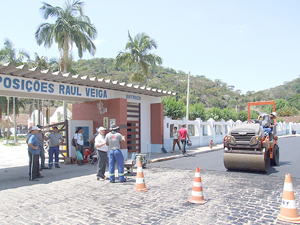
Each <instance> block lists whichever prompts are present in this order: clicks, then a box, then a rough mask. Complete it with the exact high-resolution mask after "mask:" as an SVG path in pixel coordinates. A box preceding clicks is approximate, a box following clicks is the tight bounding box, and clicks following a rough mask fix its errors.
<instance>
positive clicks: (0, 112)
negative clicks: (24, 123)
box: [0, 108, 2, 137]
mask: <svg viewBox="0 0 300 225" xmlns="http://www.w3.org/2000/svg"><path fill="white" fill-rule="evenodd" d="M0 120H2V108H0ZM0 137H2V129H0Z"/></svg>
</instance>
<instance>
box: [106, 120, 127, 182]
mask: <svg viewBox="0 0 300 225" xmlns="http://www.w3.org/2000/svg"><path fill="white" fill-rule="evenodd" d="M110 130H111V131H110V132H109V133H108V134H107V135H106V137H105V142H106V145H107V146H109V150H110V151H109V156H108V157H109V180H110V182H111V183H115V162H116V161H117V166H118V174H119V182H125V181H126V179H125V177H124V157H123V154H122V152H121V150H120V149H121V141H125V136H122V135H121V134H120V133H119V131H120V130H119V127H117V126H116V125H112V126H111V128H110Z"/></svg>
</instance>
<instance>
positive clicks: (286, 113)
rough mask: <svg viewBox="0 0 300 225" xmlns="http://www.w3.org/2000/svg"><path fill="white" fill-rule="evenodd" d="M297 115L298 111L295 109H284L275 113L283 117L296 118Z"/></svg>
mask: <svg viewBox="0 0 300 225" xmlns="http://www.w3.org/2000/svg"><path fill="white" fill-rule="evenodd" d="M298 114H299V111H298V110H297V108H295V107H292V108H291V107H284V108H282V109H279V110H278V111H277V115H278V116H281V117H284V116H297V115H298Z"/></svg>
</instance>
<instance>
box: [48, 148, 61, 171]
mask: <svg viewBox="0 0 300 225" xmlns="http://www.w3.org/2000/svg"><path fill="white" fill-rule="evenodd" d="M53 153H54V156H55V166H59V165H58V156H59V147H58V146H55V147H50V148H49V167H50V168H52V166H53Z"/></svg>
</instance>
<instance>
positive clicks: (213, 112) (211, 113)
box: [206, 107, 222, 121]
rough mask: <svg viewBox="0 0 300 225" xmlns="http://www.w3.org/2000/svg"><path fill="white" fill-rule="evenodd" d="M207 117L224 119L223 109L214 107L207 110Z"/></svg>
mask: <svg viewBox="0 0 300 225" xmlns="http://www.w3.org/2000/svg"><path fill="white" fill-rule="evenodd" d="M206 118H207V119H210V118H213V119H214V120H215V121H219V120H221V119H222V110H221V109H220V108H217V107H213V108H211V109H209V110H207V111H206Z"/></svg>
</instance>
